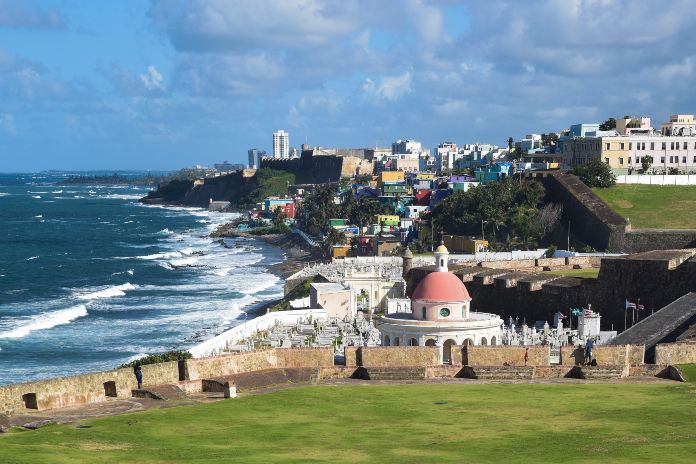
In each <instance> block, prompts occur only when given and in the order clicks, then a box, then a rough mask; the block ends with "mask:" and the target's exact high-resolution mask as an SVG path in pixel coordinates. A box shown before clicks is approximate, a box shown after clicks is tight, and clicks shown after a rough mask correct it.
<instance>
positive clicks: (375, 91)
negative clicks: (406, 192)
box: [0, 0, 696, 172]
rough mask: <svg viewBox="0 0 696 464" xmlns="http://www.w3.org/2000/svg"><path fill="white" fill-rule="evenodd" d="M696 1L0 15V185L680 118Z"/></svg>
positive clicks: (165, 5)
mask: <svg viewBox="0 0 696 464" xmlns="http://www.w3.org/2000/svg"><path fill="white" fill-rule="evenodd" d="M694 24H696V2H695V1H693V0H692V1H687V0H673V1H670V2H659V3H656V2H653V1H650V0H633V1H612V0H530V1H525V2H520V1H512V0H511V1H503V0H499V1H496V0H488V1H484V0H469V1H455V0H441V1H437V0H380V1H373V0H361V1H360V0H357V1H346V0H337V1H329V0H327V1H319V0H253V1H252V0H248V1H246V0H238V1H235V0H205V1H204V0H151V1H148V0H118V1H116V0H113V1H107V0H103V1H102V0H99V1H94V0H45V1H42V0H0V171H5V172H7V171H36V170H43V169H175V168H179V167H183V166H188V165H192V164H212V163H214V162H219V161H222V160H229V161H233V162H235V161H236V162H243V161H245V159H246V150H247V149H248V148H250V147H259V148H265V149H269V148H270V145H271V133H272V132H273V131H274V130H276V129H280V128H282V129H285V130H286V131H288V132H290V143H291V145H293V146H299V145H300V144H302V143H304V142H305V141H307V142H308V143H309V144H311V145H321V146H340V147H365V146H374V145H375V144H378V145H380V146H388V145H389V144H390V143H391V142H392V141H393V140H396V139H399V138H413V139H417V140H420V141H421V142H423V144H424V145H425V146H428V147H433V146H434V145H436V144H437V143H438V142H440V141H445V140H447V141H454V142H457V143H460V144H463V143H472V142H488V143H496V144H499V145H504V144H505V140H506V139H507V137H509V136H513V137H515V138H518V137H520V136H522V135H523V134H525V133H530V132H548V131H558V130H562V129H564V128H566V127H568V126H569V125H570V124H573V123H576V122H600V121H603V120H604V119H606V118H607V117H609V116H615V117H616V116H623V115H624V114H632V115H646V116H650V117H652V118H653V124H654V125H659V123H660V122H661V121H664V120H666V119H667V117H668V115H669V114H670V113H677V112H686V113H694V112H696V91H694V87H693V82H694V74H695V72H696V69H695V68H696V40H694V33H693V27H694V26H693V25H694Z"/></svg>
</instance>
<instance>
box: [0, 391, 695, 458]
mask: <svg viewBox="0 0 696 464" xmlns="http://www.w3.org/2000/svg"><path fill="white" fill-rule="evenodd" d="M695 407H696V385H693V384H688V383H687V384H677V383H659V384H623V385H618V384H613V385H612V384H565V385H558V384H555V385H552V384H547V385H544V384H526V385H523V384H518V385H501V384H499V385H490V384H489V385H471V384H469V385H452V384H443V385H424V384H417V385H350V386H313V387H301V388H293V389H287V390H282V391H278V392H275V393H270V394H265V395H257V396H247V397H243V398H238V399H234V400H228V401H224V402H217V403H209V404H201V405H196V406H182V407H176V408H166V409H157V410H149V411H145V412H139V413H132V414H127V415H122V416H117V417H109V418H102V419H95V420H90V421H85V422H84V423H83V425H86V426H90V427H91V428H77V427H76V426H75V425H60V426H59V425H53V426H47V427H44V428H41V429H39V430H37V431H21V432H20V431H13V432H12V433H9V434H6V435H4V436H3V435H0V462H2V463H5V464H10V463H24V462H37V463H68V462H70V463H73V462H84V463H94V462H108V463H125V462H128V463H137V464H141V463H142V464H145V463H164V462H166V463H183V462H218V463H233V462H240V463H241V462H243V463H270V462H292V463H306V462H332V463H338V462H345V463H364V462H378V463H414V462H418V463H428V462H433V463H450V462H451V463H462V462H496V463H534V462H552V463H560V462H612V463H628V462H631V463H633V462H671V463H676V462H694V456H696V422H695V420H694V414H693V411H694V408H695Z"/></svg>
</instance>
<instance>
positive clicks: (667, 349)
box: [655, 343, 696, 364]
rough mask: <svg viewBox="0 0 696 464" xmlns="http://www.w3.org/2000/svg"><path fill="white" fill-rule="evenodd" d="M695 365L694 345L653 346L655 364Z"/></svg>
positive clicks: (695, 352)
mask: <svg viewBox="0 0 696 464" xmlns="http://www.w3.org/2000/svg"><path fill="white" fill-rule="evenodd" d="M693 363H696V343H660V344H658V345H656V346H655V364H693Z"/></svg>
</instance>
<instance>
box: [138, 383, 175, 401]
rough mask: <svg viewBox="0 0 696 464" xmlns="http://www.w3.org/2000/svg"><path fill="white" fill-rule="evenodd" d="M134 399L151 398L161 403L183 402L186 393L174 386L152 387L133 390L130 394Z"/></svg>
mask: <svg viewBox="0 0 696 464" xmlns="http://www.w3.org/2000/svg"><path fill="white" fill-rule="evenodd" d="M132 394H133V397H134V398H152V399H155V400H161V401H172V400H183V399H186V398H187V396H186V393H184V392H183V391H182V390H181V388H179V387H178V386H176V385H153V386H150V387H144V388H140V389H135V390H133V392H132Z"/></svg>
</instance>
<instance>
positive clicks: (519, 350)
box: [462, 346, 551, 366]
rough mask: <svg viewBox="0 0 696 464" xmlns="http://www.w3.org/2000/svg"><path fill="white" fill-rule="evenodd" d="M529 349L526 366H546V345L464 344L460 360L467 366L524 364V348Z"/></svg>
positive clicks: (547, 354) (547, 349)
mask: <svg viewBox="0 0 696 464" xmlns="http://www.w3.org/2000/svg"><path fill="white" fill-rule="evenodd" d="M526 348H528V349H529V360H528V362H527V365H528V366H548V365H549V357H550V355H551V349H550V348H549V347H548V346H528V347H525V346H465V347H464V349H463V350H462V353H463V355H462V362H463V363H464V365H467V366H504V365H506V364H507V365H508V366H524V353H525V349H526Z"/></svg>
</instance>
